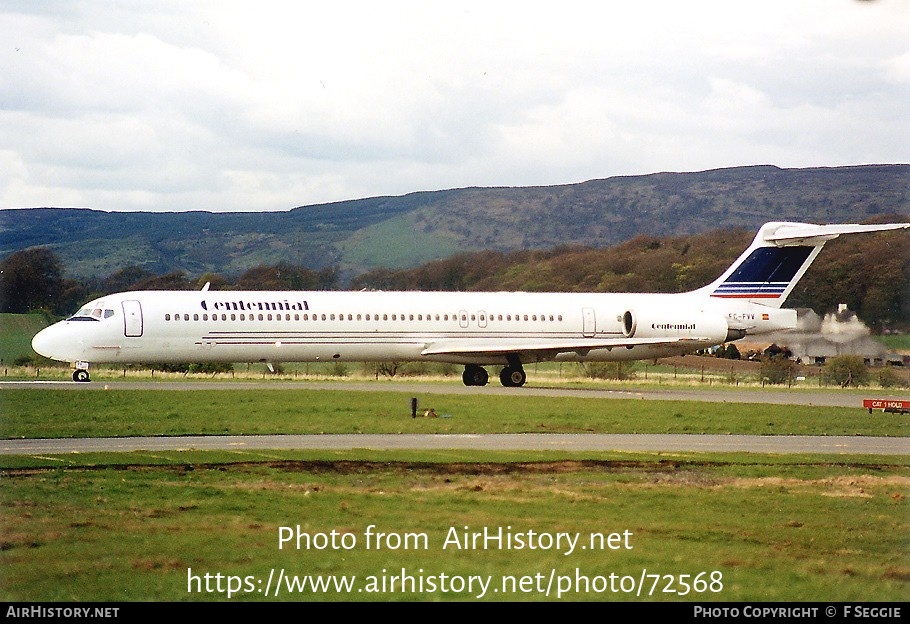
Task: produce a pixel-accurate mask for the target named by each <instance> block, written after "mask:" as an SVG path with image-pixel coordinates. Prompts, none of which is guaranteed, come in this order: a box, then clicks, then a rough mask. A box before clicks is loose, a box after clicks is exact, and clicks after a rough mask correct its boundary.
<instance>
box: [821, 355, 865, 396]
mask: <svg viewBox="0 0 910 624" xmlns="http://www.w3.org/2000/svg"><path fill="white" fill-rule="evenodd" d="M825 374H826V375H827V377H828V379H830V380H831V381H833V382H834V383H836V384H838V385H840V386H841V387H844V388H846V387H847V386H865V385H868V384H869V377H870V375H869V369H868V368H867V367H866V364H865V363H864V362H863V358H862V357H861V356H859V355H838V356H836V357H833V358H828V360H827V361H826V362H825Z"/></svg>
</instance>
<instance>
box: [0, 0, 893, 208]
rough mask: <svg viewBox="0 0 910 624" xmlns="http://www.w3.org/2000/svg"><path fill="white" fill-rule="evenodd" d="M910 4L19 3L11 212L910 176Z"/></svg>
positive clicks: (5, 31) (5, 177)
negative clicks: (761, 176)
mask: <svg viewBox="0 0 910 624" xmlns="http://www.w3.org/2000/svg"><path fill="white" fill-rule="evenodd" d="M908 19H910V11H908V5H907V3H906V2H905V1H903V0H881V1H877V2H857V1H855V0H836V1H835V2H831V1H830V0H815V1H807V2H799V3H792V2H785V1H783V0H781V1H770V2H749V3H729V2H720V1H715V0H700V1H695V2H690V3H668V2H656V1H653V0H652V1H645V2H641V3H622V4H618V3H589V2H574V1H569V2H566V3H561V4H559V5H553V4H552V3H543V2H535V1H531V2H522V3H517V2H516V3H511V2H504V3H480V2H473V1H471V2H461V3H426V2H410V1H404V0H401V1H390V2H382V3H371V2H337V3H319V4H314V3H296V4H290V5H288V4H287V3H278V2H268V1H266V2H261V3H256V4H251V3H247V2H239V1H238V2H231V1H225V2H214V3H181V2H176V1H172V2H158V3H154V5H152V6H145V5H143V4H142V3H140V4H134V3H120V2H109V1H103V0H87V1H85V2H80V3H68V2H67V3H64V2H60V3H55V2H50V3H30V2H29V3H27V2H12V3H5V4H4V6H3V9H2V10H0V40H2V41H3V42H4V43H3V45H2V46H0V63H2V66H3V67H4V68H5V69H4V72H3V73H2V74H0V155H2V159H3V162H8V163H10V164H11V165H12V166H10V167H9V168H6V169H4V172H3V173H2V174H0V184H2V186H0V201H2V202H3V204H2V205H3V206H4V207H22V206H32V205H55V206H61V205H80V206H89V207H93V208H98V209H105V210H190V209H202V210H219V211H220V210H286V209H289V208H291V207H293V206H297V205H302V204H310V203H319V202H326V201H334V200H341V199H350V198H357V197H366V196H373V195H389V194H404V193H408V192H410V191H414V190H428V189H442V188H453V187H460V186H474V185H478V186H487V185H540V184H557V183H571V182H578V181H582V180H586V179H590V178H595V177H597V178H601V177H609V176H612V175H628V174H646V173H651V172H654V171H662V170H674V171H693V170H700V169H707V168H715V167H724V166H735V165H744V164H755V163H771V164H776V165H779V166H785V167H788V166H790V167H800V166H833V165H842V164H861V163H867V162H906V161H907V147H906V146H907V145H908V144H910V140H908V139H910V130H908V128H910V126H908V122H907V121H906V115H905V107H906V101H907V95H908V83H910V79H908V76H910V69H908V66H910V56H908V53H907V34H906V23H907V22H908Z"/></svg>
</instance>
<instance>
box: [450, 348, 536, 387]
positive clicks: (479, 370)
mask: <svg viewBox="0 0 910 624" xmlns="http://www.w3.org/2000/svg"><path fill="white" fill-rule="evenodd" d="M489 379H490V377H489V375H488V374H487V371H486V369H484V368H483V367H482V366H478V365H477V364H468V365H467V366H465V367H464V373H462V375H461V380H462V381H463V382H464V385H466V386H485V385H487V382H488V381H489ZM527 380H528V376H527V374H526V373H525V369H524V368H522V366H521V361H520V360H519V359H518V358H517V357H511V356H510V357H509V364H508V366H506V367H505V368H503V369H502V370H501V371H500V372H499V383H501V384H502V385H503V386H505V387H506V388H520V387H521V386H523V385H525V382H526V381H527Z"/></svg>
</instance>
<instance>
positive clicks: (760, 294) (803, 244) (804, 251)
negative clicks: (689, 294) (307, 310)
mask: <svg viewBox="0 0 910 624" xmlns="http://www.w3.org/2000/svg"><path fill="white" fill-rule="evenodd" d="M908 227H910V223H891V224H882V225H855V224H843V225H841V224H838V225H813V224H811V223H788V222H773V223H766V224H765V225H763V226H762V227H761V229H760V230H759V231H758V234H756V235H755V239H754V240H753V241H752V244H751V245H749V248H748V249H746V251H744V252H743V254H742V255H741V256H740V257H739V258H738V259H737V260H736V262H734V263H733V264H732V265H731V266H730V268H729V269H727V270H726V271H725V272H724V274H723V275H721V276H720V277H719V278H717V280H715V281H714V282H712V283H711V284H709V285H708V286H705V287H704V288H701V289H699V290H698V291H697V292H699V293H701V294H706V295H709V296H711V297H716V298H719V299H739V300H745V301H748V302H750V303H760V304H762V305H765V306H768V307H773V308H779V307H781V305H782V304H783V303H784V301H785V300H786V299H787V297H788V296H789V295H790V292H791V291H792V290H793V288H794V287H795V286H796V283H797V282H798V281H799V280H800V278H801V277H802V276H803V275H804V274H805V273H806V270H808V268H809V265H811V264H812V261H813V260H815V258H816V256H818V254H819V252H820V251H821V250H822V247H823V246H824V245H825V243H826V242H828V241H829V240H832V239H834V238H837V237H838V236H840V235H841V234H854V233H858V232H878V231H882V230H894V229H902V228H908Z"/></svg>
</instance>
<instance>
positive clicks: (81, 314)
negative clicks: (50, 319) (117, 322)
mask: <svg viewBox="0 0 910 624" xmlns="http://www.w3.org/2000/svg"><path fill="white" fill-rule="evenodd" d="M112 316H114V311H113V310H105V309H104V308H91V307H87V308H82V309H81V310H79V311H78V312H76V313H75V314H74V315H72V316H71V317H69V318H68V319H66V320H68V321H100V320H101V319H103V318H111V317H112Z"/></svg>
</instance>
